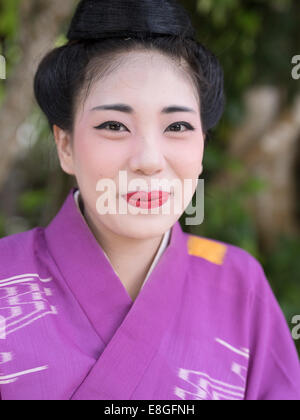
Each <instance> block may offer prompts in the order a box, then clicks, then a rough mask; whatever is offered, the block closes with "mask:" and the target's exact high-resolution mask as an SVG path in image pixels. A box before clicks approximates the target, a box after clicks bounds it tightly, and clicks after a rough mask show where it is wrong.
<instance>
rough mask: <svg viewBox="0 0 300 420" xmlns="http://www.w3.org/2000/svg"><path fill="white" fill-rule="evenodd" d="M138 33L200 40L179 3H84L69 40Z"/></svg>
mask: <svg viewBox="0 0 300 420" xmlns="http://www.w3.org/2000/svg"><path fill="white" fill-rule="evenodd" d="M138 34H140V35H142V36H143V35H148V36H149V35H151V36H162V35H175V36H181V37H184V38H191V39H195V37H196V33H195V29H194V27H193V25H192V22H191V20H190V17H189V15H188V13H187V12H186V10H185V9H184V8H183V6H181V5H180V4H179V3H178V2H177V1H176V0H81V1H80V3H79V4H78V6H77V9H76V11H75V14H74V16H73V19H72V21H71V25H70V28H69V31H68V34H67V38H68V40H69V41H72V40H88V39H94V40H95V39H99V38H100V39H101V38H114V37H131V36H136V35H138Z"/></svg>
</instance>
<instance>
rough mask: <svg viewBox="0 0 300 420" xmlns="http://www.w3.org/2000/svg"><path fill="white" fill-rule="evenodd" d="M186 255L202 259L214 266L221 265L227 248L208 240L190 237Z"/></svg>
mask: <svg viewBox="0 0 300 420" xmlns="http://www.w3.org/2000/svg"><path fill="white" fill-rule="evenodd" d="M187 247H188V253H189V254H190V255H194V256H196V257H201V258H204V259H205V260H207V261H210V262H212V263H214V264H219V265H222V264H223V261H224V257H225V254H226V251H227V246H225V245H223V244H220V243H218V242H214V241H212V240H210V239H205V238H199V237H197V236H192V235H190V236H189V238H188V241H187Z"/></svg>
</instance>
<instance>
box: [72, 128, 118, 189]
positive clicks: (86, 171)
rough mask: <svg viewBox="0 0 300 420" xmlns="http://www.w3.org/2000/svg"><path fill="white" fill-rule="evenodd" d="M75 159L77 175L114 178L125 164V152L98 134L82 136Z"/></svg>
mask: <svg viewBox="0 0 300 420" xmlns="http://www.w3.org/2000/svg"><path fill="white" fill-rule="evenodd" d="M75 161H76V163H75V166H76V172H77V175H78V176H79V177H83V176H84V177H89V178H91V179H93V181H95V180H98V179H100V178H114V177H115V176H116V175H117V174H118V171H119V169H120V167H122V166H123V164H124V163H123V162H124V154H123V153H122V150H121V148H118V147H116V146H115V145H113V144H112V142H110V141H107V140H103V139H99V137H97V136H89V137H83V136H82V137H81V138H80V139H77V143H76V149H75Z"/></svg>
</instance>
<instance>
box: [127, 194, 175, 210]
mask: <svg viewBox="0 0 300 420" xmlns="http://www.w3.org/2000/svg"><path fill="white" fill-rule="evenodd" d="M170 196H171V194H170V193H169V192H167V191H151V192H149V193H148V192H146V191H135V192H130V193H128V194H125V195H123V196H122V197H124V198H125V199H126V201H127V202H128V203H129V204H131V205H133V206H135V207H139V208H142V209H151V208H156V207H161V206H163V205H164V204H165V203H166V202H167V201H168V200H169V198H170Z"/></svg>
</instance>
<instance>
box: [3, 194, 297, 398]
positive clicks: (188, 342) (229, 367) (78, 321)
mask: <svg viewBox="0 0 300 420" xmlns="http://www.w3.org/2000/svg"><path fill="white" fill-rule="evenodd" d="M75 191H76V190H75V189H72V191H70V194H69V195H68V197H67V198H66V201H65V203H64V204H63V206H62V208H61V209H60V211H59V212H58V214H57V215H56V217H55V218H54V219H53V220H52V222H51V223H50V224H49V226H47V227H46V228H41V227H37V228H35V229H33V230H30V231H27V232H24V233H20V234H16V235H12V236H9V237H7V238H3V239H1V240H0V392H1V398H2V399H3V400H251V399H252V400H253V399H254V400H257V399H259V400H271V399H287V400H289V399H290V400H291V399H294V400H295V399H300V368H299V360H298V356H297V352H296V348H295V345H294V342H293V340H292V337H291V333H290V331H289V328H288V325H287V323H286V321H285V318H284V316H283V314H282V311H281V309H280V307H279V305H278V303H277V301H276V299H275V297H274V294H273V292H272V290H271V288H270V286H269V283H268V281H267V279H266V277H265V274H264V271H263V269H262V267H261V265H260V263H259V262H258V261H257V260H256V259H255V258H254V257H252V256H251V255H250V254H249V253H247V252H246V251H244V250H242V249H241V248H238V247H235V246H233V245H229V244H226V243H222V242H220V241H216V240H211V239H206V238H201V237H198V236H195V235H190V234H187V233H184V232H183V231H182V229H181V226H180V224H179V222H176V223H175V224H174V226H173V227H172V232H171V236H170V241H169V245H168V246H167V247H166V248H165V249H164V252H163V253H162V255H160V258H159V261H157V262H156V263H155V264H154V267H153V270H152V271H151V273H150V275H149V276H148V279H147V282H146V283H145V284H144V287H143V288H142V290H141V291H140V293H139V295H138V296H137V298H136V299H135V301H134V302H133V301H132V299H131V298H130V296H129V295H128V293H127V291H126V289H125V288H124V287H123V285H122V283H121V281H120V279H119V277H118V276H117V274H116V273H115V271H114V270H113V268H112V266H111V264H110V262H109V260H108V259H107V257H106V256H105V255H104V252H103V250H102V248H101V247H100V246H99V244H98V243H97V241H96V239H95V238H94V236H93V234H92V233H91V231H90V230H89V228H88V226H87V224H86V223H85V221H84V218H83V217H82V215H81V213H80V212H79V211H78V207H77V205H76V202H75V200H74V196H73V194H74V193H75ZM148 274H149V273H148ZM283 281H284V279H283Z"/></svg>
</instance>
